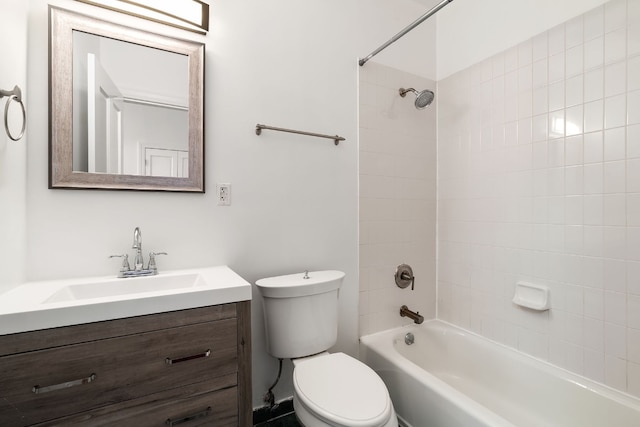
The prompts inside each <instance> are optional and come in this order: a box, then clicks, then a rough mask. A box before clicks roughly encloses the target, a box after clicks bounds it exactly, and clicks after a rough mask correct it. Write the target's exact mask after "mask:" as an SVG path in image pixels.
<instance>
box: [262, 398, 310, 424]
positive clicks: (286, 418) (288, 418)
mask: <svg viewBox="0 0 640 427" xmlns="http://www.w3.org/2000/svg"><path fill="white" fill-rule="evenodd" d="M253 426H254V427H302V426H301V425H300V423H299V422H298V420H297V419H296V415H295V414H294V413H293V400H291V399H289V400H284V401H282V402H279V403H278V404H277V405H276V406H274V407H273V408H271V409H269V407H268V406H267V407H263V408H259V409H255V410H254V411H253Z"/></svg>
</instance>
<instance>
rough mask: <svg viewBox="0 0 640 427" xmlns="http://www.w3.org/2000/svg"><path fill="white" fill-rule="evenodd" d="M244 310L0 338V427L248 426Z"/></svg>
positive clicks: (203, 310)
mask: <svg viewBox="0 0 640 427" xmlns="http://www.w3.org/2000/svg"><path fill="white" fill-rule="evenodd" d="M250 304H251V303H250V302H249V301H243V302H238V303H232V304H223V305H217V306H209V307H200V308H194V309H188V310H180V311H172V312H168V313H160V314H152V315H146V316H138V317H130V318H125V319H117V320H110V321H105V322H96V323H88V324H82V325H74V326H66V327H61V328H53V329H46V330H39V331H32V332H23V333H17V334H10V335H4V336H0V425H1V426H3V427H10V426H31V425H35V426H62V425H64V426H73V425H78V426H81V425H84V426H92V427H93V426H108V425H109V426H110V425H118V426H129V425H130V426H136V427H138V426H140V427H142V426H162V425H168V426H182V427H193V426H250V425H251V398H250V395H251V348H250V346H251V319H250V316H251V307H250Z"/></svg>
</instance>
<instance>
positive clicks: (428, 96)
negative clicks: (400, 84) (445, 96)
mask: <svg viewBox="0 0 640 427" xmlns="http://www.w3.org/2000/svg"><path fill="white" fill-rule="evenodd" d="M398 92H399V93H400V96H401V97H403V98H404V97H405V96H406V95H407V92H413V93H414V94H415V96H416V102H415V103H414V105H415V106H416V108H417V109H418V110H422V109H423V108H424V107H426V106H427V105H429V104H431V103H432V102H433V98H434V96H435V95H434V94H433V92H432V91H430V90H429V89H425V90H422V91H420V92H418V91H417V90H415V89H414V88H412V87H410V88H409V89H404V88H400V89H399V91H398Z"/></svg>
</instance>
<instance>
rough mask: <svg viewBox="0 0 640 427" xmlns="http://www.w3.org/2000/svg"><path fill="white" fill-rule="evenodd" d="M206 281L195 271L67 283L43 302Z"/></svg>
mask: <svg viewBox="0 0 640 427" xmlns="http://www.w3.org/2000/svg"><path fill="white" fill-rule="evenodd" d="M206 284H207V283H206V281H205V280H204V279H203V278H202V276H201V275H199V274H195V273H188V274H174V275H169V276H166V275H162V276H149V277H135V278H128V279H124V280H123V279H110V280H106V281H98V282H93V283H82V284H78V285H68V286H64V287H62V288H60V290H59V291H57V292H55V293H54V294H53V295H51V296H50V297H49V298H47V299H46V300H45V301H44V303H45V304H47V303H57V302H64V301H81V300H90V299H94V298H105V297H119V296H124V295H132V294H140V293H145V292H162V291H174V290H175V291H177V290H180V289H187V288H194V287H197V286H205V285H206Z"/></svg>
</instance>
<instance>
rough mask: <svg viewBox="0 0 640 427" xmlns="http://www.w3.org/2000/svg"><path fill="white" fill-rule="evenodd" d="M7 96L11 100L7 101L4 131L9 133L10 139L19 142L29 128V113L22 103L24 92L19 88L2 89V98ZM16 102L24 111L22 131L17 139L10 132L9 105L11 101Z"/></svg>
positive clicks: (0, 93)
mask: <svg viewBox="0 0 640 427" xmlns="http://www.w3.org/2000/svg"><path fill="white" fill-rule="evenodd" d="M5 96H7V97H9V99H8V100H7V103H6V104H5V106H4V129H5V131H6V132H7V135H8V136H9V138H11V140H13V141H18V140H19V139H21V138H22V136H23V135H24V130H25V129H26V127H27V112H26V110H25V108H24V104H23V102H22V91H21V90H20V88H19V87H18V86H14V88H13V90H1V89H0V98H3V97H5ZM14 100H15V101H16V102H17V103H18V104H20V108H21V109H22V129H21V130H20V134H19V135H18V136H17V137H14V136H13V135H12V134H11V131H10V130H9V122H8V116H9V105H10V104H11V101H14Z"/></svg>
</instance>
